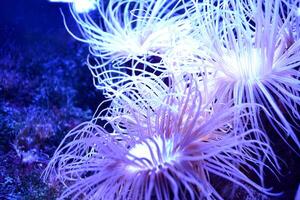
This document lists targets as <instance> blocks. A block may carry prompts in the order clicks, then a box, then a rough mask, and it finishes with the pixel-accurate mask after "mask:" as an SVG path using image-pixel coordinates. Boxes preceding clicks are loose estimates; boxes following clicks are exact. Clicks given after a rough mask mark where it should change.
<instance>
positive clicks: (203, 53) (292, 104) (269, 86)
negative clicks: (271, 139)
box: [183, 0, 300, 147]
mask: <svg viewBox="0 0 300 200" xmlns="http://www.w3.org/2000/svg"><path fill="white" fill-rule="evenodd" d="M212 2H213V1H212ZM292 2H293V1H292ZM195 6H196V12H195V13H196V15H195V16H196V17H195V19H196V23H197V26H194V27H195V38H198V40H199V42H198V43H199V45H198V46H199V48H198V49H199V52H198V54H196V55H195V58H196V59H197V60H198V61H197V62H199V65H200V66H201V67H202V72H204V71H208V72H209V73H202V76H200V78H201V81H202V80H204V81H207V82H206V83H205V84H208V83H209V82H210V83H212V84H213V85H214V86H215V88H213V89H210V95H211V96H212V97H213V99H215V100H217V101H219V102H228V101H234V105H241V104H242V103H250V104H252V105H254V103H257V104H259V105H261V106H255V107H250V108H249V112H252V113H254V115H253V117H252V118H251V119H250V121H251V125H252V126H253V127H255V128H257V127H261V128H264V127H265V126H264V125H263V124H262V118H261V115H260V114H261V112H260V111H261V108H265V109H263V110H265V111H268V112H267V114H266V117H267V119H268V121H269V122H270V123H271V125H272V127H274V129H275V130H276V132H278V133H279V134H280V136H281V137H282V138H283V139H284V141H286V137H285V135H284V134H282V132H284V133H285V134H286V135H287V136H289V137H291V138H292V140H293V141H294V142H295V144H296V145H297V146H298V147H300V143H299V139H298V136H297V135H296V133H295V128H296V127H294V126H296V125H297V124H298V123H297V121H299V119H300V115H299V112H298V108H299V103H300V97H299V92H300V80H299V79H300V72H299V66H300V56H299V53H300V40H299V17H297V15H296V13H297V9H298V8H297V6H296V3H295V4H291V3H288V1H279V0H275V1H267V0H263V1H255V0H247V1H224V2H219V1H218V3H217V1H216V2H214V4H213V3H211V4H209V3H207V4H202V3H199V4H196V5H195ZM197 21H198V22H197ZM183 67H184V66H183ZM203 75H207V76H208V78H206V79H204V78H203ZM244 123H245V122H244Z"/></svg>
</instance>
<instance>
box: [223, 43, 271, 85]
mask: <svg viewBox="0 0 300 200" xmlns="http://www.w3.org/2000/svg"><path fill="white" fill-rule="evenodd" d="M262 51H263V50H262V49H260V48H250V49H245V50H241V51H238V52H235V51H232V50H227V51H226V53H225V55H224V56H223V58H222V60H223V62H224V67H223V68H224V70H223V71H224V73H225V74H227V75H228V77H230V79H232V80H234V81H242V82H248V83H255V82H257V81H259V80H263V79H264V78H265V77H266V75H267V74H268V73H270V71H271V70H269V69H272V67H268V66H267V65H266V63H265V62H264V58H263V56H264V52H262Z"/></svg>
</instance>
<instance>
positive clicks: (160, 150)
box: [127, 136, 177, 172]
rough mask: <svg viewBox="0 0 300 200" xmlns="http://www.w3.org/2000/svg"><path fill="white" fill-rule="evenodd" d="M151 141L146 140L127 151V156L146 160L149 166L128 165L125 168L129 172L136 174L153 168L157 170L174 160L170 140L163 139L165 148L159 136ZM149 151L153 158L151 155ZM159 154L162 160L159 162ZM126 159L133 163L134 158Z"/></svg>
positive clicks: (174, 156)
mask: <svg viewBox="0 0 300 200" xmlns="http://www.w3.org/2000/svg"><path fill="white" fill-rule="evenodd" d="M153 140H154V141H153ZM153 140H150V139H147V140H146V141H145V142H143V143H139V144H136V145H135V146H134V147H133V148H132V149H130V150H129V154H131V155H133V156H135V157H137V158H139V159H145V160H148V161H149V162H150V165H151V166H143V167H141V166H138V165H130V166H128V167H127V169H128V170H129V171H131V172H137V171H141V170H149V169H154V168H156V169H158V168H159V167H163V166H164V165H165V164H166V163H169V164H170V163H172V162H174V161H175V160H176V157H177V156H176V154H175V155H174V153H173V141H172V140H169V139H164V140H165V146H164V144H163V139H162V138H161V137H160V136H156V137H154V138H153ZM151 151H152V153H153V156H152V155H151ZM159 154H160V155H161V157H162V160H159ZM127 158H128V159H130V160H132V161H134V158H133V157H132V156H130V155H128V156H127ZM136 162H138V161H136ZM139 164H140V162H139Z"/></svg>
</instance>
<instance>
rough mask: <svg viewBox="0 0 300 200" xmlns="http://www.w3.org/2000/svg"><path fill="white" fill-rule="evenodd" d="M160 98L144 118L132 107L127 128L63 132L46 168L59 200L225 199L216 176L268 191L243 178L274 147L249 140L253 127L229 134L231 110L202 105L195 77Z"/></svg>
mask: <svg viewBox="0 0 300 200" xmlns="http://www.w3.org/2000/svg"><path fill="white" fill-rule="evenodd" d="M164 103H165V104H162V105H161V106H160V107H159V108H158V109H156V110H154V111H153V112H148V114H147V115H146V116H144V115H143V114H141V115H140V114H139V113H138V112H132V113H131V114H132V116H131V117H130V118H128V119H129V120H125V121H124V124H123V125H124V126H125V127H126V128H127V129H126V130H127V133H118V132H116V131H114V132H113V133H108V132H107V131H106V130H104V129H103V128H101V127H100V126H98V125H96V124H95V123H94V122H87V123H84V124H82V125H80V126H79V127H77V128H75V129H74V130H72V131H71V132H70V133H68V134H67V136H66V137H65V139H64V140H63V141H62V143H61V145H60V146H59V148H58V149H57V151H56V152H55V154H54V156H53V158H52V160H51V161H50V163H49V165H48V167H47V169H46V171H45V173H44V177H45V179H47V178H49V177H50V178H57V179H59V180H60V181H61V182H62V183H63V184H64V185H66V190H65V191H64V192H63V194H62V195H61V197H60V199H65V198H72V199H78V198H81V199H98V200H99V199H105V200H112V199H132V200H136V199H145V200H150V199H158V200H163V199H164V200H169V199H177V200H179V199H182V200H184V199H200V198H206V199H223V198H222V196H221V193H220V191H218V190H217V189H216V185H215V183H213V180H212V179H214V177H219V178H220V179H222V180H223V181H225V182H226V181H229V182H232V183H233V184H235V185H237V186H239V187H241V188H243V189H244V190H245V191H246V192H248V193H249V194H250V195H251V194H252V191H251V190H250V189H249V188H248V187H249V186H252V187H253V188H255V189H257V190H258V191H261V192H263V193H266V194H272V193H270V191H269V189H266V188H264V187H262V186H260V185H259V184H257V183H255V182H254V181H252V180H251V178H249V177H248V176H247V173H249V172H250V171H251V172H252V173H253V174H252V175H253V176H260V174H259V169H258V168H259V166H260V165H265V164H264V163H262V162H261V161H260V156H259V154H260V153H263V154H264V155H265V156H266V158H268V159H269V161H270V162H271V163H273V161H274V160H273V154H272V150H271V149H270V147H269V145H268V143H266V142H264V141H258V140H253V139H251V138H250V135H251V134H252V132H253V130H249V131H247V132H242V133H237V131H233V129H232V115H233V113H234V110H235V107H230V106H228V105H227V106H226V105H223V104H222V105H219V106H217V105H215V107H214V109H212V108H210V109H208V108H206V107H203V106H202V103H201V95H200V92H199V90H198V89H197V85H196V84H195V82H194V81H191V82H190V83H189V84H188V85H187V86H186V89H185V90H184V92H183V93H181V94H177V93H176V94H172V93H170V95H168V96H167V97H166V99H165V101H164ZM128 106H130V105H128ZM255 132H258V131H257V130H255Z"/></svg>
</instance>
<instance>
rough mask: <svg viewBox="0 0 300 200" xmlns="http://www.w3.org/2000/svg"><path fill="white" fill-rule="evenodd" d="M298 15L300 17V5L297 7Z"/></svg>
mask: <svg viewBox="0 0 300 200" xmlns="http://www.w3.org/2000/svg"><path fill="white" fill-rule="evenodd" d="M296 15H297V16H298V17H300V7H299V8H298V9H297V11H296Z"/></svg>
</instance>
